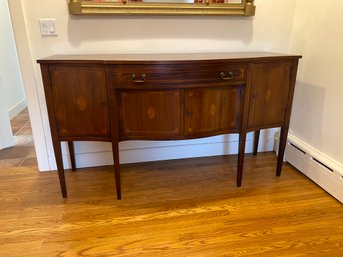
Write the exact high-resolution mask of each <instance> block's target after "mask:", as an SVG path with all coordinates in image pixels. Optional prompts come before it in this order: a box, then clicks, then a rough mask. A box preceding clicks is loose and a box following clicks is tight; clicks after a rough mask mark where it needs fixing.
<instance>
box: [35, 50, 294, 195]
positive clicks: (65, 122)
mask: <svg viewBox="0 0 343 257" xmlns="http://www.w3.org/2000/svg"><path fill="white" fill-rule="evenodd" d="M299 58H300V56H289V55H282V54H274V53H221V54H219V53H217V54H180V55H178V54H175V55H102V56H99V55H94V56H92V55H86V56H82V55H80V56H73V55H70V56H54V57H51V58H46V59H42V60H39V61H38V62H39V63H40V64H41V69H42V76H43V82H44V89H45V93H46V101H47V106H48V113H49V121H50V127H51V135H52V138H53V144H54V150H55V155H56V162H57V167H58V171H59V177H60V182H61V188H62V193H63V196H64V197H66V186H65V180H64V170H63V164H62V157H61V149H60V148H61V146H60V142H61V141H68V142H72V141H75V140H83V141H84V140H99V141H109V142H112V149H113V159H114V170H115V177H116V189H117V197H118V199H121V184H120V167H119V166H120V165H119V150H118V143H119V141H122V140H131V139H139V140H145V139H150V140H161V139H163V140H173V139H188V138H199V137H204V136H213V135H217V134H225V133H238V134H239V149H238V160H237V181H236V184H237V186H238V187H239V186H241V184H242V177H243V164H244V152H245V144H246V134H247V132H249V131H257V132H256V135H257V134H258V133H259V130H260V129H263V128H272V127H281V136H280V146H279V156H278V163H277V175H278V176H279V175H280V174H281V168H282V158H283V154H284V150H285V146H286V140H287V133H288V129H289V119H290V114H291V106H292V99H293V93H294V85H295V79H296V71H297V63H298V59H299ZM256 138H257V139H258V137H256ZM255 141H256V140H255ZM69 145H71V143H69ZM257 147H258V142H255V147H254V149H257ZM70 152H73V151H70ZM254 152H255V150H254ZM71 159H72V165H73V167H75V161H74V164H73V159H75V157H74V156H73V154H72V153H71ZM75 168H76V167H75Z"/></svg>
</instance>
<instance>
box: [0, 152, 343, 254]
mask: <svg viewBox="0 0 343 257" xmlns="http://www.w3.org/2000/svg"><path fill="white" fill-rule="evenodd" d="M236 162H237V156H220V157H210V158H199V159H188V160H175V161H163V162H153V163H141V164H130V165H122V178H123V181H122V187H123V200H122V201H117V200H116V198H115V183H114V182H115V181H114V174H113V170H112V167H111V166H109V167H99V168H88V169H81V170H79V171H77V172H67V174H66V178H67V184H68V191H69V195H68V197H69V198H68V199H67V200H63V199H62V198H61V195H60V191H59V184H58V177H57V174H56V173H55V172H46V173H39V172H38V171H37V170H35V169H34V168H29V167H25V168H24V167H23V168H22V167H19V168H1V172H0V179H1V183H0V192H1V197H0V255H1V256H15V257H16V256H37V257H39V256H149V257H154V256H158V257H160V256H162V257H163V256H177V257H178V256H192V257H193V256H195V257H197V256H199V257H203V256H222V257H224V256H234V257H236V256H237V257H238V256H267V257H268V256H292V257H293V256H330V257H331V256H333V257H335V256H337V257H338V256H343V206H342V204H341V203H339V202H338V201H336V200H335V199H334V198H332V197H331V196H330V195H328V194H327V193H326V192H324V191H323V190H322V189H320V188H319V187H318V186H317V185H315V184H314V183H313V182H311V181H310V180H308V179H307V178H306V177H305V176H303V175H302V174H301V173H299V172H298V171H296V170H295V169H294V168H293V167H291V166H289V165H284V169H283V174H282V176H281V177H280V178H279V177H276V176H275V166H276V157H275V154H274V153H265V154H259V155H258V156H257V157H254V156H251V155H247V158H246V162H245V169H244V178H243V187H242V188H236V186H235V177H236V174H235V171H236Z"/></svg>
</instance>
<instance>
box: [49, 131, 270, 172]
mask: <svg viewBox="0 0 343 257" xmlns="http://www.w3.org/2000/svg"><path fill="white" fill-rule="evenodd" d="M274 133H275V130H269V131H262V133H261V137H260V143H259V151H260V152H266V151H273V149H274ZM62 148H63V149H62V152H63V160H64V167H65V168H66V169H70V168H71V164H70V159H69V153H68V149H67V147H66V144H63V147H62ZM252 148H253V138H252V135H251V134H248V137H247V143H246V152H247V153H249V152H250V153H251V152H252ZM119 149H120V154H119V155H120V163H121V164H125V163H138V162H149V161H160V160H173V159H182V158H196V157H207V156H218V155H228V154H237V152H238V136H237V135H223V136H216V137H209V138H203V139H195V140H178V141H127V142H122V143H120V145H119ZM75 152H76V157H75V158H76V163H77V167H79V168H83V167H94V166H103V165H111V164H113V157H112V149H111V144H109V143H86V142H76V143H75ZM49 163H50V167H51V169H52V170H56V163H55V157H54V155H49Z"/></svg>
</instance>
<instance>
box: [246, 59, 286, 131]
mask: <svg viewBox="0 0 343 257" xmlns="http://www.w3.org/2000/svg"><path fill="white" fill-rule="evenodd" d="M291 71H292V63H291V62H283V63H261V64H255V65H254V68H253V83H252V87H251V93H250V107H249V122H248V128H259V127H268V126H278V125H279V126H281V125H282V124H283V122H284V119H285V110H286V107H287V101H288V94H289V90H290V85H291V81H290V78H291Z"/></svg>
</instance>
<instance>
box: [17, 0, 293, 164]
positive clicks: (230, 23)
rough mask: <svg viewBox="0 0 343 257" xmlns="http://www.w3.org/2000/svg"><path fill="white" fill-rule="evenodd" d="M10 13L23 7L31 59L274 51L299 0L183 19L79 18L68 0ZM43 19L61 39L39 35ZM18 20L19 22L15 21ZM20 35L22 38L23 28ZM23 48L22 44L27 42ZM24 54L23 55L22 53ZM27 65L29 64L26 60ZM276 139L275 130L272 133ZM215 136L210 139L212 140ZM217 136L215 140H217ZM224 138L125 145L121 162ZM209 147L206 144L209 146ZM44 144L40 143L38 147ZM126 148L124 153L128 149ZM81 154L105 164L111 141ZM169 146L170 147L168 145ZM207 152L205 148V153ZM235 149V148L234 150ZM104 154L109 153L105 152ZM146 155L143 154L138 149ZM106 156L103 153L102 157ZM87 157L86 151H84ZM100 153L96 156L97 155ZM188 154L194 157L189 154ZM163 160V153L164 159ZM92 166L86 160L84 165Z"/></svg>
mask: <svg viewBox="0 0 343 257" xmlns="http://www.w3.org/2000/svg"><path fill="white" fill-rule="evenodd" d="M10 3H11V6H12V8H11V13H12V15H14V16H15V17H14V19H15V20H16V21H18V20H20V19H22V18H21V17H18V15H20V14H16V10H15V9H16V8H21V6H20V3H22V5H23V17H24V20H25V22H26V28H27V39H28V44H29V45H30V47H31V49H30V54H31V56H32V60H33V61H35V60H36V59H39V58H42V57H46V56H49V55H52V54H57V53H65V54H67V53H170V52H221V51H259V50H260V51H275V52H287V51H288V50H289V46H290V38H291V30H292V25H293V15H294V10H295V4H296V0H279V1H274V0H257V1H256V5H257V11H256V15H255V16H254V17H252V18H247V17H201V16H193V17H186V16H185V17H182V16H181V17H180V16H177V17H176V16H174V17H170V16H164V17H160V16H159V17H153V16H136V17H135V16H117V17H116V16H110V17H105V16H102V17H99V16H98V17H96V16H94V17H85V16H84V17H76V16H70V15H69V14H68V9H67V1H56V0H37V1H35V3H34V4H32V1H29V0H21V1H19V0H10ZM40 18H55V19H56V20H57V28H58V33H59V35H58V36H57V37H41V36H40V31H39V26H38V20H39V19H40ZM16 24H20V22H18V23H16ZM17 30H18V32H17V33H16V35H17V36H18V38H19V37H20V33H19V31H20V30H21V29H19V28H17ZM23 47H24V46H23ZM23 54H25V53H23ZM23 63H25V62H24V61H23ZM31 65H32V64H29V62H27V59H26V64H24V66H22V67H24V68H27V69H25V71H28V70H30V69H31V68H30V67H27V66H31ZM34 70H35V72H34V76H35V78H36V81H37V84H36V85H35V86H34V85H32V84H31V82H32V80H30V78H29V76H28V80H30V83H29V85H25V86H26V90H27V91H28V87H33V86H34V88H32V89H34V90H36V92H37V95H36V96H34V95H33V94H32V95H30V97H29V96H28V103H29V106H32V109H35V110H37V111H38V110H39V112H37V113H33V114H31V115H32V118H31V119H34V120H35V122H38V121H40V122H41V124H42V127H40V126H39V124H34V126H33V132H34V137H35V141H40V142H43V141H44V140H43V139H46V144H47V155H48V156H49V159H50V160H51V162H50V166H51V168H52V169H53V168H55V166H54V163H53V161H52V160H53V158H52V157H53V150H52V145H51V140H50V132H49V126H48V117H47V111H46V106H45V102H44V92H43V87H42V81H41V77H40V70H39V66H38V65H37V64H34ZM268 137H269V138H272V137H273V135H272V133H269V134H268ZM211 140H212V141H211ZM213 140H214V141H213ZM223 140H228V141H231V140H232V138H231V137H229V138H227V137H216V138H215V139H204V140H203V141H201V140H200V141H199V140H198V141H195V142H194V141H193V143H189V142H188V141H187V142H184V143H180V142H168V143H165V142H164V143H156V142H153V143H142V142H129V143H124V144H121V149H123V151H122V152H121V154H122V153H123V155H122V156H124V155H125V152H127V151H129V150H130V149H132V151H131V152H130V151H129V152H130V154H127V155H125V156H126V157H125V156H124V157H122V159H121V161H122V162H131V161H144V160H149V158H150V156H148V155H143V156H142V155H139V154H136V155H134V152H135V151H136V150H137V149H136V148H146V147H150V148H154V149H156V147H158V145H156V144H160V145H164V146H167V147H168V145H175V144H178V145H180V144H181V148H182V147H183V146H182V145H187V144H202V146H203V147H202V150H201V151H200V152H199V153H198V154H197V155H198V156H201V155H208V154H213V153H214V154H215V153H216V151H213V152H211V147H210V145H211V142H212V143H214V144H216V143H218V142H222V141H223ZM207 146H208V147H207ZM38 147H40V146H38ZM124 149H126V151H125V150H124ZM183 149H184V152H183V153H184V155H183V157H186V156H187V155H186V154H187V153H188V154H189V153H190V151H189V149H188V148H187V146H185V147H183ZM76 150H77V151H78V152H97V155H95V154H93V156H94V158H96V159H97V160H98V161H96V160H95V159H92V157H91V156H90V157H87V158H82V156H81V155H80V157H79V160H78V161H79V162H80V161H82V162H85V161H86V160H88V161H89V160H90V163H88V164H89V165H91V164H93V165H94V164H96V163H99V162H100V163H106V162H107V160H108V159H109V158H110V154H109V151H110V147H109V146H108V145H107V144H92V145H89V144H78V145H77V146H76ZM165 150H166V149H165ZM43 151H44V149H43V148H42V149H40V150H38V151H37V154H38V161H39V163H40V169H41V170H45V169H49V168H50V167H48V166H47V165H46V163H44V165H43V164H42V162H43V160H44V158H43V157H44V156H46V155H45V154H44V153H43ZM166 151H167V152H166V154H165V155H164V156H171V155H170V153H173V152H174V153H175V149H174V150H173V147H170V150H169V152H168V150H166ZM206 151H207V152H206ZM230 151H231V152H232V151H233V150H232V149H231V150H230V149H229V150H227V149H226V150H223V151H222V152H230ZM234 151H236V148H235V149H234ZM101 152H105V153H104V154H102V153H101ZM140 153H142V152H140ZM105 155H106V156H107V157H103V156H105ZM131 155H132V156H136V157H135V158H136V159H130V160H128V159H126V158H129V157H128V156H131ZM83 156H86V155H83ZM95 156H96V157H95ZM187 157H190V156H187ZM161 158H164V157H161ZM84 164H85V165H88V164H87V163H84Z"/></svg>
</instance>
